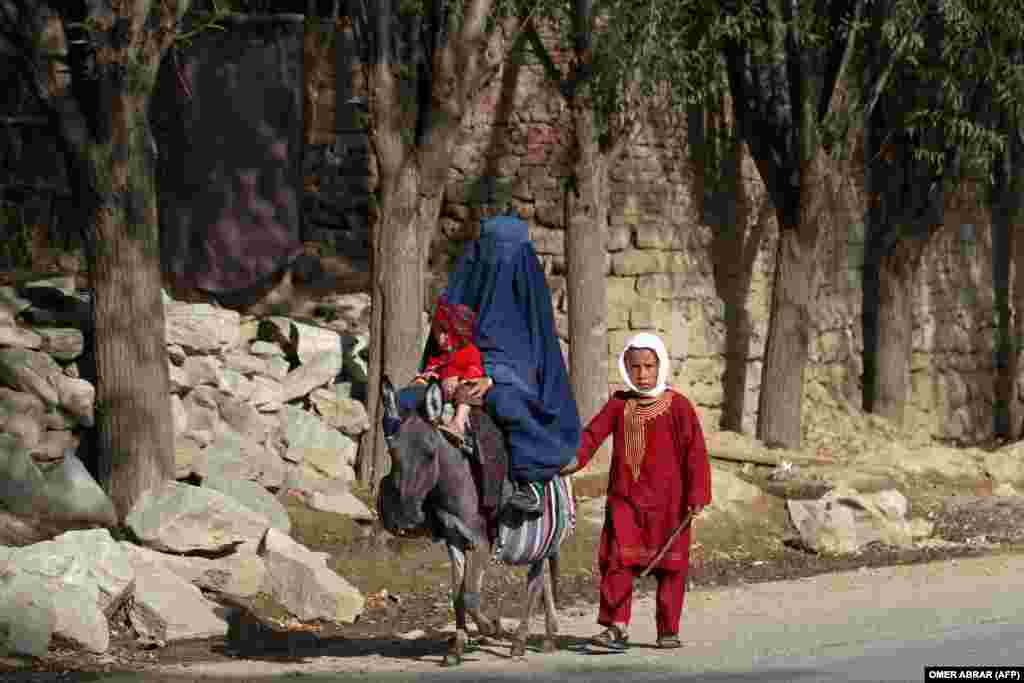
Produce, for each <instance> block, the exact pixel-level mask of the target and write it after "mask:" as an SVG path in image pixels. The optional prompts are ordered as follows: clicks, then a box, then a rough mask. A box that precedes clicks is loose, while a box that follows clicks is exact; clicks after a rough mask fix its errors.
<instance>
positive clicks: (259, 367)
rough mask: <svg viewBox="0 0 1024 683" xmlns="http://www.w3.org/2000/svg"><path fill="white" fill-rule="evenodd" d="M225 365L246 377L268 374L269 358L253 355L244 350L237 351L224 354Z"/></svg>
mask: <svg viewBox="0 0 1024 683" xmlns="http://www.w3.org/2000/svg"><path fill="white" fill-rule="evenodd" d="M224 367H225V368H227V369H228V370H234V371H235V372H238V373H240V374H242V375H244V376H246V377H251V376H252V375H266V374H267V360H266V359H265V358H260V357H257V356H252V355H249V354H248V353H245V352H242V351H235V352H233V353H229V354H228V355H226V356H224Z"/></svg>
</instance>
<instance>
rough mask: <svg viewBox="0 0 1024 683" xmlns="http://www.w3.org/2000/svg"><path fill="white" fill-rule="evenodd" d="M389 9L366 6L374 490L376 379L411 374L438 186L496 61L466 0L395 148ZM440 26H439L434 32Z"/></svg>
mask: <svg viewBox="0 0 1024 683" xmlns="http://www.w3.org/2000/svg"><path fill="white" fill-rule="evenodd" d="M391 4H392V3H390V2H384V3H377V5H378V6H375V7H374V13H375V16H374V18H373V20H374V22H375V28H374V31H375V34H376V54H375V55H374V59H375V62H374V63H373V64H371V65H368V66H367V80H368V83H369V90H370V95H371V97H370V118H371V126H370V141H371V144H372V147H373V153H374V155H375V157H376V159H377V166H378V169H379V181H378V184H379V191H378V197H379V198H380V214H379V220H378V221H377V224H376V226H375V227H374V233H373V263H372V264H371V271H372V272H371V282H372V297H373V314H372V316H373V320H372V328H371V347H370V363H369V372H370V377H369V383H368V384H369V385H368V387H367V397H366V400H367V409H368V412H369V417H370V424H371V425H372V427H373V428H372V429H371V430H370V431H369V432H368V433H367V434H366V435H365V436H364V437H363V441H362V445H361V449H360V453H361V456H360V458H361V462H360V474H359V476H360V480H361V481H363V482H364V483H367V484H369V485H370V486H371V487H372V489H373V490H376V488H377V484H378V483H379V482H380V480H381V479H382V478H383V477H384V476H385V474H387V469H388V460H389V457H388V453H387V449H386V448H385V446H384V441H383V438H382V436H381V433H380V430H379V429H378V428H377V427H378V426H379V425H378V422H379V420H378V416H379V415H380V411H379V407H380V406H379V403H380V384H381V377H382V375H384V374H386V375H388V376H389V377H390V378H391V380H392V381H393V382H394V383H395V384H396V386H401V385H403V384H404V383H406V382H408V381H409V380H411V379H412V377H413V376H414V375H415V374H416V371H417V370H418V369H419V362H420V356H421V355H422V351H423V347H422V344H421V341H422V340H421V339H420V327H421V326H420V320H421V315H422V313H423V310H424V304H425V300H424V299H425V292H426V286H425V285H426V282H425V275H426V266H427V259H428V250H429V246H430V244H431V241H432V239H433V236H434V234H435V232H436V228H437V223H438V218H439V216H440V209H441V200H442V198H443V192H444V183H445V182H446V181H447V173H448V168H449V166H450V165H451V157H452V155H453V153H454V147H455V143H456V142H457V139H458V132H459V130H460V128H461V125H462V121H463V119H464V117H465V114H466V112H467V111H469V109H470V107H471V105H472V102H473V101H474V100H475V99H476V98H477V97H478V96H479V93H480V87H481V85H482V84H483V82H484V80H485V77H486V76H488V75H490V74H492V73H494V71H495V70H496V68H497V64H498V62H497V61H494V60H491V61H488V60H487V59H486V57H487V54H488V53H490V52H493V51H494V50H485V48H487V47H488V42H489V40H491V39H493V38H494V37H495V34H494V33H492V34H491V35H490V37H489V36H488V33H487V18H488V16H489V15H490V7H491V0H473V2H471V3H468V4H467V6H466V8H465V11H464V14H463V22H462V26H461V27H460V28H459V30H458V31H457V33H456V34H454V35H453V34H448V37H447V41H446V42H444V43H443V47H442V48H441V49H439V50H437V51H436V52H435V53H434V56H433V67H432V75H431V79H432V84H431V88H430V89H429V94H430V95H431V99H430V101H429V102H418V103H417V106H418V107H428V108H430V115H429V116H426V117H420V118H418V119H417V120H416V121H419V126H420V130H419V131H418V133H417V135H415V139H414V140H413V141H412V142H411V143H407V142H404V141H403V136H404V135H406V133H407V132H408V130H407V129H409V128H413V127H416V125H417V123H416V121H413V120H409V117H408V116H406V115H405V111H406V107H405V106H404V105H403V103H402V98H401V92H400V84H399V82H398V81H397V80H396V78H395V75H396V70H395V69H394V68H393V65H392V59H393V54H392V48H391V45H392V42H393V41H392V36H391V24H390V21H389V18H390V17H391V14H392V7H391ZM441 28H442V27H441V26H440V25H439V24H438V25H436V26H435V27H434V30H440V29H441ZM449 30H451V27H449ZM492 47H494V46H492ZM423 92H427V91H426V90H424V91H423Z"/></svg>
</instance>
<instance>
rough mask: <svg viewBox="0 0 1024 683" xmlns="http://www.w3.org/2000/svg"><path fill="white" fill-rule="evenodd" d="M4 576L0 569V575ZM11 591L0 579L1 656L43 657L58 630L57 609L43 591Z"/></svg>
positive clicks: (3, 571)
mask: <svg viewBox="0 0 1024 683" xmlns="http://www.w3.org/2000/svg"><path fill="white" fill-rule="evenodd" d="M5 574H7V572H6V571H5V570H4V569H3V568H0V575H5ZM14 583H15V588H14V589H13V590H12V589H11V588H10V587H9V586H8V582H7V581H6V580H4V579H2V578H0V654H5V653H7V652H9V653H11V654H15V655H21V656H27V657H43V656H44V655H46V653H47V652H48V651H49V649H50V639H51V638H52V636H53V631H54V629H55V628H56V627H57V606H56V605H55V604H54V596H53V594H51V593H49V592H46V591H23V590H18V588H17V584H19V583H20V582H17V581H16V582H14Z"/></svg>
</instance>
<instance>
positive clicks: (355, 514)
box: [305, 489, 375, 521]
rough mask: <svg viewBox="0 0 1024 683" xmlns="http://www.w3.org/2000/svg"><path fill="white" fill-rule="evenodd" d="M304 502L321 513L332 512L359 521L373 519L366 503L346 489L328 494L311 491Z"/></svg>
mask: <svg viewBox="0 0 1024 683" xmlns="http://www.w3.org/2000/svg"><path fill="white" fill-rule="evenodd" d="M305 501H306V504H307V505H308V506H309V507H311V508H313V509H314V510H320V511H321V512H333V513H335V514H338V515H343V516H345V517H349V518H351V519H357V520H361V521H372V520H373V519H375V516H374V514H373V511H371V510H370V508H368V507H367V506H366V503H364V502H363V501H361V500H359V499H358V498H356V497H355V496H354V495H352V492H351V491H349V490H348V489H342V490H340V491H339V490H335V491H330V492H321V491H313V492H311V493H310V494H309V495H308V496H306V497H305Z"/></svg>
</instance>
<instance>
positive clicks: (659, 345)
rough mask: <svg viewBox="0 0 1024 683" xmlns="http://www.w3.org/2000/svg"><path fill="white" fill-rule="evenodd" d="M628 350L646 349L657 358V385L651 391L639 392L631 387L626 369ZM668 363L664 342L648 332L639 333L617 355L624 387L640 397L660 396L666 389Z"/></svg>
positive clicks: (631, 382)
mask: <svg viewBox="0 0 1024 683" xmlns="http://www.w3.org/2000/svg"><path fill="white" fill-rule="evenodd" d="M630 349H648V350H650V351H654V353H655V354H656V355H657V356H658V384H657V386H655V387H654V388H653V389H650V390H648V391H640V390H639V389H637V388H636V386H634V385H633V381H632V380H631V379H630V378H629V371H628V370H627V369H626V352H627V351H629V350H630ZM668 362H669V361H668V351H667V350H666V349H665V342H663V341H661V337H659V336H658V335H656V334H651V333H649V332H641V333H640V334H638V335H635V336H633V337H632V338H631V339H630V340H629V341H628V342H626V348H624V349H622V353H620V354H619V372H621V373H622V380H623V381H624V382H625V383H626V386H628V387H629V388H630V389H632V390H633V391H635V392H636V393H638V394H640V395H641V396H650V397H655V396H660V395H661V392H663V391H665V389H666V388H668V385H667V382H668Z"/></svg>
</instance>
